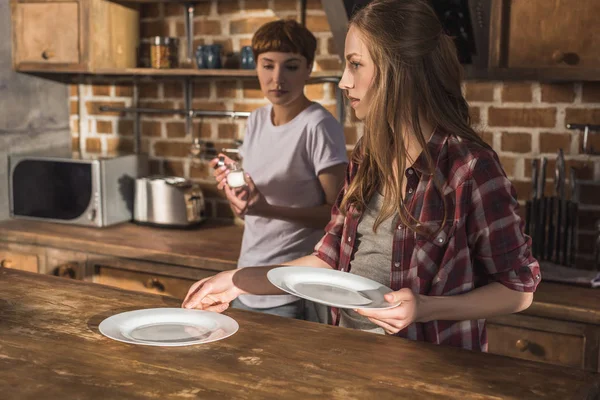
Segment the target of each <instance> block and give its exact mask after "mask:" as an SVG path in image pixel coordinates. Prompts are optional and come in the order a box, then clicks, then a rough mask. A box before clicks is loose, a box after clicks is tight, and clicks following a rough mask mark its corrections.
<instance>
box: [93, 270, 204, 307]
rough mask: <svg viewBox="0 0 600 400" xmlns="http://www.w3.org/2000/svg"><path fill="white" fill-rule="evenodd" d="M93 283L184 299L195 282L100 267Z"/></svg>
mask: <svg viewBox="0 0 600 400" xmlns="http://www.w3.org/2000/svg"><path fill="white" fill-rule="evenodd" d="M93 282H95V283H100V284H103V285H109V286H113V287H118V288H121V289H126V290H135V291H136V292H144V293H154V294H161V295H164V296H170V297H175V298H176V299H183V298H185V295H186V294H187V292H188V290H189V288H190V286H192V284H193V283H194V282H195V281H193V280H188V279H180V278H173V277H169V276H164V275H158V274H149V273H145V272H135V271H127V270H123V269H118V268H112V267H106V266H101V265H98V266H96V269H95V273H94V278H93Z"/></svg>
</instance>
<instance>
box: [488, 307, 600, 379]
mask: <svg viewBox="0 0 600 400" xmlns="http://www.w3.org/2000/svg"><path fill="white" fill-rule="evenodd" d="M487 332H488V342H489V352H490V353H494V354H501V355H505V356H509V357H515V358H522V359H525V360H532V361H539V362H543V363H548V364H557V365H563V366H566V367H573V368H581V369H585V370H591V371H598V369H599V364H598V355H599V349H600V329H599V328H598V326H596V325H589V324H584V323H579V322H572V321H565V320H557V319H551V318H542V317H539V316H532V315H524V314H521V313H519V314H512V315H506V316H502V317H494V318H491V319H489V320H488V321H487Z"/></svg>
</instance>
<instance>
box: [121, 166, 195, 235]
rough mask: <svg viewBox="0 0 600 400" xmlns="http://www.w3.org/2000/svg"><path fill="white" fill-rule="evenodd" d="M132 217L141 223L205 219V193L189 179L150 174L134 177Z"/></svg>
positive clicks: (187, 223)
mask: <svg viewBox="0 0 600 400" xmlns="http://www.w3.org/2000/svg"><path fill="white" fill-rule="evenodd" d="M134 196H135V197H134V204H133V219H134V221H136V222H138V223H142V224H149V225H160V226H169V227H186V226H190V225H194V224H197V223H200V222H202V221H203V220H204V219H205V203H204V195H203V193H202V190H201V189H200V187H199V186H198V185H197V184H195V183H193V182H192V181H190V180H188V179H185V178H180V177H176V176H161V175H153V176H148V177H144V178H138V179H136V181H135V195H134Z"/></svg>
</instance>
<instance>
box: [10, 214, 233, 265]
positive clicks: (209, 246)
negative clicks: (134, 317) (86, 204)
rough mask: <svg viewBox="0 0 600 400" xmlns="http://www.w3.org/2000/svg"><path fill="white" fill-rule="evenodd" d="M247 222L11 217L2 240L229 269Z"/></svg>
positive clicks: (176, 263) (168, 262)
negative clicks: (172, 224) (173, 224)
mask: <svg viewBox="0 0 600 400" xmlns="http://www.w3.org/2000/svg"><path fill="white" fill-rule="evenodd" d="M242 232H243V227H242V226H239V225H234V224H233V223H231V224H226V223H222V222H215V221H211V220H208V221H205V222H203V223H202V224H200V225H199V226H197V227H195V228H193V229H169V228H156V227H149V226H142V225H137V224H134V223H123V224H118V225H113V226H109V227H104V228H90V227H82V226H75V225H66V224H58V223H48V222H39V221H30V220H18V219H10V220H5V221H0V240H4V241H9V242H16V243H25V244H32V245H40V246H50V247H55V248H63V249H68V250H73V251H81V252H89V253H94V254H100V255H108V256H114V257H126V258H134V259H138V260H146V261H154V262H163V263H167V264H175V265H181V266H186V267H196V268H203V269H210V270H215V271H225V270H229V269H233V268H235V267H236V266H237V259H238V257H239V253H240V247H241V243H242Z"/></svg>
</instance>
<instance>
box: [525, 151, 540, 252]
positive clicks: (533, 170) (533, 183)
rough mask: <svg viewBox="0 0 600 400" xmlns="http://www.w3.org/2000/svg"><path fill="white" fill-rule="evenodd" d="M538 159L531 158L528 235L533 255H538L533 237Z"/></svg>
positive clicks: (535, 240) (535, 215) (535, 239)
mask: <svg viewBox="0 0 600 400" xmlns="http://www.w3.org/2000/svg"><path fill="white" fill-rule="evenodd" d="M538 170H539V167H538V160H537V159H533V160H531V207H530V211H531V212H530V216H529V221H528V223H529V229H528V231H529V236H530V237H531V252H532V253H533V256H534V257H537V256H538V252H537V249H538V246H537V238H536V237H535V234H536V232H535V226H536V224H535V220H536V218H537V209H538V208H537V197H538V194H537V190H538Z"/></svg>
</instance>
